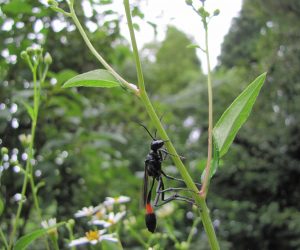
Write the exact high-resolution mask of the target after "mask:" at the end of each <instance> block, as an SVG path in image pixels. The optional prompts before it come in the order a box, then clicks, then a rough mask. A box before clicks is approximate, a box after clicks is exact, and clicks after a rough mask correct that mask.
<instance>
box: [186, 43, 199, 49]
mask: <svg viewBox="0 0 300 250" xmlns="http://www.w3.org/2000/svg"><path fill="white" fill-rule="evenodd" d="M186 47H187V49H200V46H199V45H198V44H195V43H191V44H189V45H187V46H186Z"/></svg>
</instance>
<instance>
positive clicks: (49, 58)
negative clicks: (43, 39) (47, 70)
mask: <svg viewBox="0 0 300 250" xmlns="http://www.w3.org/2000/svg"><path fill="white" fill-rule="evenodd" d="M44 62H45V63H46V64H51V63H52V57H51V55H50V54H49V53H48V52H47V53H46V54H45V56H44Z"/></svg>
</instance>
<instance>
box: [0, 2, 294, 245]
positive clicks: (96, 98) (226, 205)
mask: <svg viewBox="0 0 300 250" xmlns="http://www.w3.org/2000/svg"><path fill="white" fill-rule="evenodd" d="M88 2H90V3H91V5H92V6H94V7H95V6H96V7H97V6H101V8H100V11H99V8H95V10H94V11H93V15H92V17H86V16H85V15H84V13H83V10H82V8H81V6H80V4H76V7H77V8H78V9H77V13H78V14H79V17H80V20H81V22H82V23H84V24H86V25H87V26H88V27H91V26H89V23H90V22H92V23H93V24H95V25H96V27H97V29H96V30H95V31H94V30H90V32H89V33H88V34H89V37H90V38H91V41H92V42H93V44H94V45H95V47H96V49H97V50H98V51H99V52H100V53H101V54H102V55H103V56H104V57H105V58H106V59H107V60H108V61H109V62H110V63H112V64H113V65H114V67H115V68H116V69H117V70H118V71H119V72H120V73H121V75H122V76H124V78H125V79H128V80H130V81H132V82H135V81H136V76H135V66H134V63H133V58H132V55H131V52H130V46H129V43H128V42H127V41H126V40H125V39H124V38H123V37H122V36H121V34H120V27H119V21H120V19H121V18H123V17H121V16H120V15H119V14H118V13H115V11H113V10H112V9H111V5H110V2H111V1H96V0H90V1H88ZM62 4H63V3H62ZM62 7H63V5H62ZM299 9H300V6H299V3H297V1H293V0H287V1H277V0H267V1H263V2H262V1H258V0H252V1H250V0H245V1H244V3H243V8H242V11H241V14H240V16H239V17H237V18H236V19H235V20H234V22H233V24H232V28H231V29H230V31H229V33H228V35H227V36H226V37H225V41H224V44H223V46H222V54H221V56H220V58H219V59H220V60H219V61H220V65H219V66H218V68H217V69H216V70H215V73H214V78H213V80H214V92H215V95H214V103H215V104H214V105H215V115H214V120H215V121H216V120H217V119H218V118H219V117H220V115H221V114H222V113H223V111H224V110H225V108H226V107H227V106H228V105H229V104H230V103H231V102H232V101H233V100H234V98H235V97H236V96H237V95H238V94H239V93H240V92H241V91H242V90H243V89H244V88H245V87H246V85H247V84H248V83H249V82H250V81H251V80H253V79H254V78H255V76H257V75H259V74H260V73H261V72H264V71H268V79H267V82H266V84H265V86H264V87H263V89H262V93H261V94H260V97H259V98H258V102H257V103H256V104H255V106H254V111H253V113H252V114H251V116H250V118H249V120H248V121H247V123H246V125H245V126H244V127H243V128H242V129H241V131H240V132H239V133H238V136H237V138H236V140H235V141H234V144H233V146H232V147H231V149H230V151H229V153H228V154H227V156H226V157H225V158H224V160H223V164H222V166H221V168H220V169H219V171H218V172H217V174H216V176H215V177H214V179H213V180H212V184H211V188H210V193H209V198H208V202H209V207H210V209H211V214H212V219H213V221H214V225H215V227H216V229H217V235H218V237H219V239H220V243H221V249H299V248H300V214H299V207H300V202H299V201H300V188H299V180H300V168H299V160H300V158H299V156H300V129H299V115H298V114H299V112H300V110H299V109H300V100H299V96H300V95H299V94H300V93H299V91H300V78H299V67H300V57H299V55H300V47H299V45H298V44H300V43H299V42H300V41H299V40H300V39H299V34H298V33H299V24H300V15H299V14H300V13H299ZM96 10H97V11H96ZM135 13H136V14H135V15H136V16H137V17H138V18H143V14H142V13H141V12H140V10H139V6H138V5H137V6H135ZM216 18H217V17H216ZM41 23H42V24H43V25H41ZM0 26H1V30H0V41H1V56H0V79H1V80H0V140H1V141H0V142H1V147H2V146H5V147H7V148H8V149H9V156H10V158H13V155H17V156H18V159H19V161H20V162H21V163H23V162H24V160H22V153H23V148H22V146H21V144H20V142H19V140H18V136H19V135H20V134H28V133H29V128H30V124H29V122H30V120H29V117H28V116H27V114H26V110H25V108H24V107H23V106H22V104H21V102H20V100H24V101H27V102H31V101H32V82H31V81H32V80H31V78H30V77H31V76H30V72H29V70H28V69H27V67H26V65H25V64H24V63H23V62H22V60H20V52H21V51H22V50H24V49H25V48H26V47H28V46H30V45H31V44H32V43H36V44H41V45H42V47H43V48H44V50H45V51H49V52H50V53H51V55H52V57H53V64H52V65H51V68H50V71H51V72H50V73H49V75H48V81H47V82H46V83H45V86H43V92H42V99H41V107H40V116H39V120H38V128H37V136H36V164H35V173H36V182H44V183H45V185H44V186H43V187H42V188H40V190H39V198H40V203H41V206H42V210H43V217H44V218H50V217H56V218H57V220H58V221H61V220H67V219H69V218H72V217H73V214H74V212H76V211H77V210H78V209H80V208H82V207H83V206H89V205H97V204H98V203H99V202H102V201H103V200H104V198H105V197H106V196H118V195H126V196H129V197H131V203H130V204H129V205H128V206H129V210H128V214H127V218H132V217H133V216H134V217H135V221H136V223H135V224H133V225H132V228H133V230H135V231H136V232H138V233H139V234H140V235H141V237H143V238H145V239H149V241H150V242H152V245H153V246H154V245H155V244H157V242H159V243H160V247H161V249H168V248H169V249H170V248H171V249H175V245H176V244H175V240H174V237H177V238H178V240H179V241H183V240H186V237H187V235H188V233H189V230H190V228H191V226H192V223H193V218H194V217H195V215H194V214H193V211H190V210H191V209H190V208H189V207H187V206H186V205H184V204H176V203H174V204H172V205H171V209H170V210H168V209H165V210H167V211H164V210H162V213H161V219H160V220H159V223H158V224H159V225H158V226H159V229H158V231H159V232H161V234H156V235H152V236H150V235H149V233H148V232H147V231H146V229H145V226H144V211H143V209H141V206H140V198H141V192H140V191H141V187H142V175H143V169H144V157H145V155H146V154H147V151H148V150H149V143H150V138H149V137H148V135H147V134H146V133H145V131H144V130H143V129H142V128H141V127H140V126H139V125H138V124H137V123H136V122H143V123H145V125H147V126H148V127H149V129H150V130H152V128H151V124H148V123H147V121H148V120H149V119H148V117H147V114H146V113H145V111H144V109H143V107H142V106H140V104H139V103H138V102H137V101H136V100H135V99H134V98H131V97H130V96H128V93H126V92H125V91H123V90H122V89H118V88H115V89H109V90H106V89H105V90H104V89H89V88H78V89H62V88H61V86H62V84H63V83H64V82H65V81H66V80H68V79H70V78H71V77H73V76H75V75H76V74H77V73H83V72H86V71H89V70H93V69H97V68H100V67H101V65H99V64H98V62H97V61H96V60H95V59H94V58H93V57H92V55H91V53H89V51H88V50H87V48H86V46H85V45H84V43H83V41H82V39H81V37H80V36H79V34H78V32H77V31H76V30H75V28H74V25H73V24H72V23H71V21H70V20H69V19H66V18H65V17H63V16H62V15H60V14H57V13H55V12H53V11H52V10H49V9H47V8H46V7H45V6H44V5H42V4H41V3H40V2H38V1H33V0H29V1H20V0H11V1H2V2H1V11H0ZM59 27H62V29H59ZM190 43H192V41H190V39H189V38H188V37H187V36H186V35H185V34H184V33H183V32H181V31H179V30H177V29H176V28H174V27H169V28H168V31H167V35H166V38H165V40H164V41H163V42H162V43H159V42H153V43H151V44H147V45H145V47H144V49H143V50H142V52H141V53H142V56H143V68H144V70H145V80H146V87H147V88H148V89H149V92H150V93H151V96H152V99H153V100H154V104H155V107H156V108H157V110H158V113H159V115H163V123H164V124H165V127H166V129H167V131H168V133H169V134H170V137H171V138H172V141H173V142H174V144H175V146H176V148H177V149H178V152H179V153H180V154H181V155H184V156H185V158H186V163H187V165H188V167H189V171H191V173H192V176H193V177H194V178H195V180H198V181H199V179H200V176H201V170H202V169H203V165H204V164H203V163H204V162H205V157H206V150H207V149H206V143H207V134H206V130H207V89H206V82H205V76H204V75H203V74H202V73H201V70H200V66H201V63H200V62H199V60H198V59H197V57H196V54H195V50H194V49H188V48H186V46H187V45H188V44H190ZM16 107H17V108H16ZM16 121H17V125H18V126H16V123H15V122H16ZM3 166H4V167H5V168H7V169H5V170H4V171H3V172H2V177H1V186H0V192H1V196H2V197H3V200H4V211H3V214H2V215H1V228H2V229H3V230H4V231H5V232H9V231H10V229H11V228H10V227H11V221H12V218H13V216H14V214H15V211H16V207H17V203H16V202H15V200H14V199H13V197H14V195H15V194H16V193H19V192H20V187H21V185H22V178H23V177H22V174H21V173H20V172H17V171H15V169H14V167H13V166H12V165H11V166H10V167H8V166H9V165H8V163H6V162H5V164H3ZM164 168H165V170H166V172H168V173H170V174H172V175H177V172H176V169H175V167H174V166H172V164H171V161H170V160H167V161H166V162H165V163H164ZM171 185H172V184H171ZM162 209H164V208H162ZM22 218H23V220H22V225H21V227H20V230H19V232H18V233H19V235H24V234H25V233H28V232H31V231H33V230H34V229H36V228H38V227H39V222H38V221H36V217H35V212H34V208H33V204H32V197H31V195H30V189H29V191H28V193H27V200H26V202H25V204H24V210H23V213H22ZM84 230H86V225H85V224H83V223H82V222H81V221H80V220H77V221H76V225H75V232H76V236H77V235H80V233H81V234H82V233H83V231H84ZM66 235H67V232H66V231H64V229H60V239H61V241H60V244H61V246H63V245H64V241H63V240H62V239H63V237H66ZM172 235H173V236H174V237H173V236H172ZM120 238H121V239H122V243H123V246H124V248H125V249H143V247H142V246H141V245H140V243H139V242H138V241H137V239H136V238H135V237H134V234H133V233H132V232H131V231H128V230H126V227H124V228H123V227H122V229H121V236H120ZM39 244H40V243H39V242H38V243H37V244H35V245H34V246H33V248H32V249H42V247H41V245H39ZM41 244H42V243H41ZM207 246H208V244H207V241H206V238H205V233H204V232H203V228H202V227H201V226H198V233H197V234H196V236H195V237H194V238H193V240H192V246H191V249H208V247H207Z"/></svg>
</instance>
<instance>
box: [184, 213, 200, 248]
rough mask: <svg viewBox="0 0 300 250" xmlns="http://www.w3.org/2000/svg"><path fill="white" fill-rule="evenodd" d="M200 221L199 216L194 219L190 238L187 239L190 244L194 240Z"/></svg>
mask: <svg viewBox="0 0 300 250" xmlns="http://www.w3.org/2000/svg"><path fill="white" fill-rule="evenodd" d="M199 222H200V218H199V217H197V218H195V219H194V222H193V225H192V228H191V230H190V233H189V235H188V238H187V240H186V242H187V243H188V245H190V244H191V242H192V238H193V235H194V233H195V229H196V227H197V226H198V224H199Z"/></svg>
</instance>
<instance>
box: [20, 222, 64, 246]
mask: <svg viewBox="0 0 300 250" xmlns="http://www.w3.org/2000/svg"><path fill="white" fill-rule="evenodd" d="M63 224H65V222H61V223H58V224H56V225H54V226H53V227H49V228H43V229H38V230H35V231H33V232H31V233H29V234H26V235H24V236H23V237H21V238H20V239H19V240H18V241H17V242H16V245H15V247H14V250H23V249H26V248H27V247H28V246H29V245H30V244H31V243H32V242H33V241H34V240H36V239H38V238H40V237H42V236H44V235H46V234H47V233H48V231H50V230H51V229H54V228H56V227H59V226H62V225H63Z"/></svg>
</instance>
